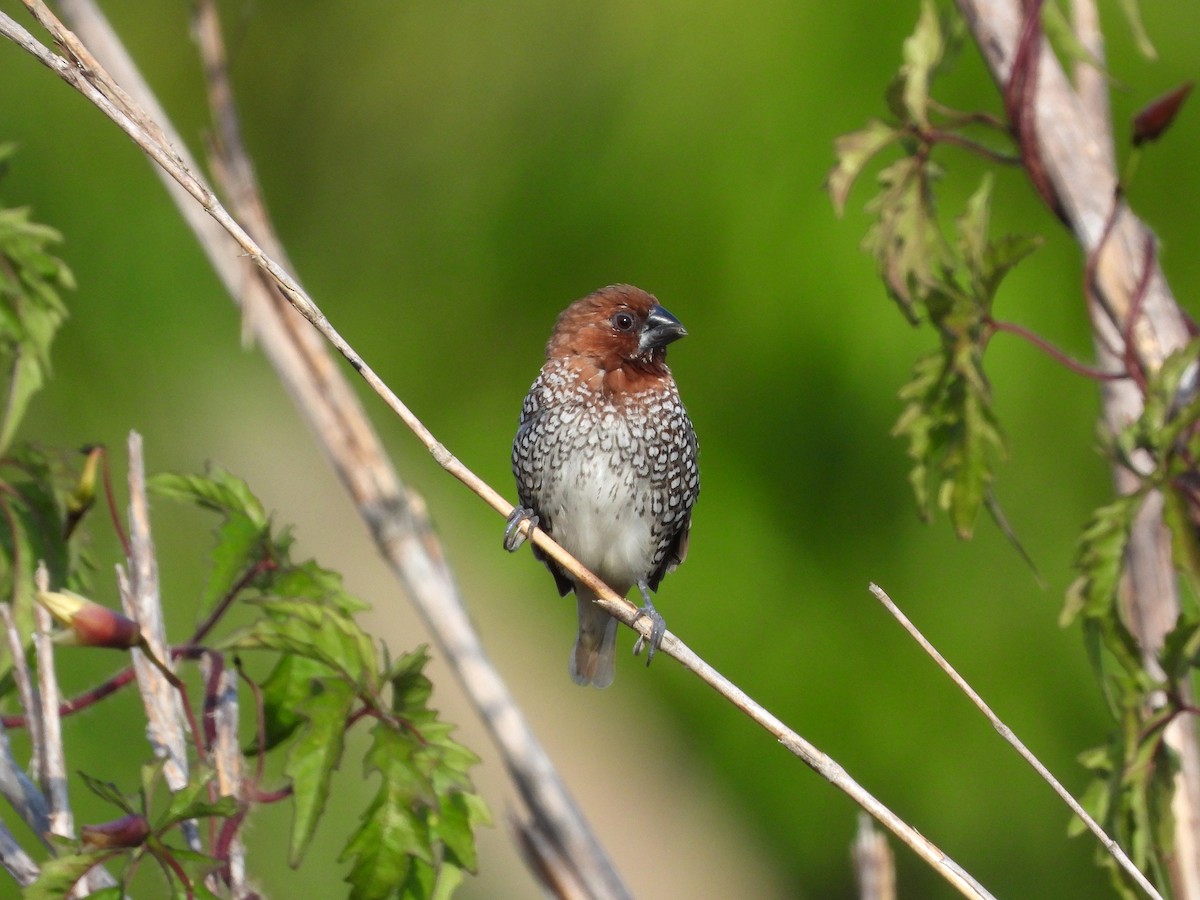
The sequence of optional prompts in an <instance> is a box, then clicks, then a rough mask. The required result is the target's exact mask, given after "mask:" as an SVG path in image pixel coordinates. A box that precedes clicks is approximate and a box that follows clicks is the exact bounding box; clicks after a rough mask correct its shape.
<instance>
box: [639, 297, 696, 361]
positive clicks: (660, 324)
mask: <svg viewBox="0 0 1200 900" xmlns="http://www.w3.org/2000/svg"><path fill="white" fill-rule="evenodd" d="M686 334H687V329H686V328H684V327H683V325H682V324H680V322H679V320H678V319H677V318H675V317H674V316H673V315H671V314H670V313H669V312H667V311H666V310H665V309H663V308H662V307H661V306H659V305H658V304H657V303H656V304H655V305H654V306H653V307H651V309H650V314H649V315H648V316H646V321H645V323H643V325H642V330H641V332H639V334H638V353H651V352H653V351H654V350H661V349H662V348H663V347H665V346H667V344H669V343H671V341H677V340H679V338H681V337H683V336H684V335H686Z"/></svg>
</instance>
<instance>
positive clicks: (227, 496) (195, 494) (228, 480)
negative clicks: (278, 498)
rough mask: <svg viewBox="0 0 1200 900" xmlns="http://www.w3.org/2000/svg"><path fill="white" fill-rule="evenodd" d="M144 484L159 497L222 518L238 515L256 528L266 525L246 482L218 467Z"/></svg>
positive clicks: (153, 479)
mask: <svg viewBox="0 0 1200 900" xmlns="http://www.w3.org/2000/svg"><path fill="white" fill-rule="evenodd" d="M148 484H149V487H150V490H152V491H153V492H154V493H155V494H157V495H158V496H160V497H168V498H170V499H172V500H178V501H181V502H185V503H191V504H194V505H196V506H199V507H201V508H203V509H209V510H212V511H213V512H218V513H222V514H226V515H241V516H244V517H246V518H247V519H249V520H250V521H251V522H252V523H253V524H255V525H257V526H259V527H260V528H261V527H265V526H266V525H267V513H266V510H264V509H263V506H262V503H260V502H259V500H258V498H257V497H255V496H254V494H253V493H251V491H250V488H249V487H248V486H247V485H246V482H244V481H242V479H240V478H238V477H236V476H235V475H232V474H230V473H229V472H227V471H226V470H225V469H222V468H221V467H220V466H209V468H208V471H207V473H206V474H205V475H173V474H163V475H155V476H154V477H152V478H150V479H149V480H148Z"/></svg>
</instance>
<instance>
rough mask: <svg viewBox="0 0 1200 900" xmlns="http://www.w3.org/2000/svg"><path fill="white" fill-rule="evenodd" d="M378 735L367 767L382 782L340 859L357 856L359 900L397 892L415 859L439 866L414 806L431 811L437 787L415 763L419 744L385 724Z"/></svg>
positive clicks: (354, 879) (353, 874) (355, 894)
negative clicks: (377, 773)
mask: <svg viewBox="0 0 1200 900" xmlns="http://www.w3.org/2000/svg"><path fill="white" fill-rule="evenodd" d="M372 734H373V736H374V743H373V744H372V745H371V749H370V751H369V752H368V754H367V764H366V768H367V771H368V773H369V772H371V771H377V772H379V773H380V775H381V776H382V780H381V783H380V786H379V791H378V792H377V793H376V794H375V797H374V798H373V799H372V801H371V804H370V806H368V807H367V810H366V811H365V812H364V813H363V816H362V821H361V822H360V824H359V827H358V829H357V830H356V831H355V833H354V834H353V835H352V836H351V838H350V841H349V843H348V844H347V845H346V849H345V850H343V851H342V855H341V857H340V858H339V859H340V860H343V861H344V860H346V859H352V860H353V863H352V866H351V870H350V874H349V875H348V876H347V877H346V880H347V881H348V882H349V883H350V885H351V888H352V890H351V893H350V896H351V897H352V898H356V900H358V898H361V900H373V898H382V897H388V896H391V892H392V891H393V890H395V887H396V885H398V884H401V883H402V882H405V881H407V880H408V878H409V873H410V869H411V867H412V865H413V863H414V862H422V863H424V864H425V865H426V866H429V867H432V866H433V865H434V851H433V844H432V841H431V839H430V835H429V829H428V826H427V823H426V821H425V820H424V816H422V815H418V814H417V813H416V812H415V810H414V805H419V806H420V807H423V808H425V809H428V804H429V802H430V800H431V798H432V794H433V791H432V786H431V785H429V784H428V783H425V782H424V781H423V779H421V777H420V775H419V773H418V772H417V771H416V770H415V769H414V767H413V766H412V765H411V757H412V754H413V743H412V741H411V740H408V739H406V738H404V737H402V736H401V735H400V734H398V733H397V732H395V731H393V730H392V729H390V728H387V727H386V726H384V725H382V724H381V725H379V726H376V728H374V729H373V730H372Z"/></svg>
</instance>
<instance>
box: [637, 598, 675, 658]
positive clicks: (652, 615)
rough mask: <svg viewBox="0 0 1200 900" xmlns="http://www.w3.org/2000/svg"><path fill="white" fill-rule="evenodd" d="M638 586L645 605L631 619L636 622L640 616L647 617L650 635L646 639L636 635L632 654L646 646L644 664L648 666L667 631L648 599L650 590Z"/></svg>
mask: <svg viewBox="0 0 1200 900" xmlns="http://www.w3.org/2000/svg"><path fill="white" fill-rule="evenodd" d="M638 587H639V588H640V589H641V591H642V599H643V600H644V601H645V605H644V606H643V607H642V608H641V609H639V610H638V611H637V615H636V616H634V617H633V621H634V622H636V621H637V620H638V619H640V618H641V617H642V616H646V617H647V618H649V619H650V637H649V639H647V638H646V636H645V635H643V634H639V635H638V639H637V641H636V642H635V643H634V645H633V655H634V656H637V655H638V654H640V653H641V652H642V648H643V647H647V648H648V649H647V651H646V665H647V666H648V665H650V660H652V659H654V651H655V650H657V649H658V648H659V645H660V644H662V639H663V635H664V634H666V631H667V623H666V620H665V619H663V617H662V616H661V615H660V614H659V612H658V610H657V609H655V608H654V603H653V602H651V600H650V591H648V590H647V589H646V587H645V585H641V584H639V585H638Z"/></svg>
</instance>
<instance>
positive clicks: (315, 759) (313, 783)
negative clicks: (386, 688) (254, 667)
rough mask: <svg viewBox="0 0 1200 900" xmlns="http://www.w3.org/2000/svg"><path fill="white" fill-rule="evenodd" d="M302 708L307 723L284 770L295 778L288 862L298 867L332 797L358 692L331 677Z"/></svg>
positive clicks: (292, 748)
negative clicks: (349, 718)
mask: <svg viewBox="0 0 1200 900" xmlns="http://www.w3.org/2000/svg"><path fill="white" fill-rule="evenodd" d="M323 688H324V689H323V690H322V691H320V692H318V693H315V694H313V695H312V696H311V697H309V699H308V701H307V702H306V703H305V704H304V706H303V708H302V709H301V713H302V714H303V715H304V717H305V719H306V720H307V723H306V724H305V727H304V728H302V729H301V730H300V731H299V733H298V734H297V737H296V740H295V742H294V743H293V744H292V747H291V750H290V751H289V753H288V761H287V765H286V766H285V767H284V773H285V774H286V775H287V776H288V777H289V778H290V779H291V780H292V786H293V788H294V790H293V793H292V802H293V804H294V807H295V811H296V815H295V820H294V821H293V824H292V837H291V841H290V843H289V845H288V862H289V863H290V864H291V865H292V866H298V865H299V864H300V862H301V860H302V859H303V858H304V854H305V852H306V851H307V850H308V846H309V844H310V843H311V841H312V837H313V834H314V833H315V832H316V828H317V822H318V821H319V820H320V818H321V814H322V813H324V811H325V804H326V803H327V802H328V800H329V786H330V779H331V778H332V776H333V772H334V770H335V769H337V767H338V765H339V764H340V762H341V759H342V751H343V749H344V747H345V739H346V719H347V718H348V717H349V715H350V711H351V707H352V706H353V704H354V697H355V694H354V691H353V690H352V689H351V687H350V686H349V685H348V684H346V683H345V682H343V681H337V680H333V679H330V680H328V681H326V682H324V684H323Z"/></svg>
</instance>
